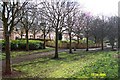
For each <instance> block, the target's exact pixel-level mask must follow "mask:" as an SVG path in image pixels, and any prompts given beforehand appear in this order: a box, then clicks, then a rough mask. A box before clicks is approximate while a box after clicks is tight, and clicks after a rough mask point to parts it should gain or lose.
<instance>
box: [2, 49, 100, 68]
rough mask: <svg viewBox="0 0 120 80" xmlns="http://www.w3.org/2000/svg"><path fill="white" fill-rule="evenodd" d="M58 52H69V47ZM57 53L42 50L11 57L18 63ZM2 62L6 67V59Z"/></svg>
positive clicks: (12, 62) (13, 62) (12, 61)
mask: <svg viewBox="0 0 120 80" xmlns="http://www.w3.org/2000/svg"><path fill="white" fill-rule="evenodd" d="M85 50H86V49H76V51H74V50H72V51H73V52H79V51H85ZM98 50H101V48H90V49H89V51H98ZM58 52H69V49H59V51H58ZM54 54H55V51H49V52H40V53H33V54H30V55H24V56H18V57H16V58H12V59H11V64H17V63H20V62H24V61H32V60H35V59H38V58H42V57H53V56H54ZM0 63H2V67H4V66H5V65H4V64H5V60H2V61H0Z"/></svg>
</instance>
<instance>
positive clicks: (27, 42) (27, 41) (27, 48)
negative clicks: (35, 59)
mask: <svg viewBox="0 0 120 80" xmlns="http://www.w3.org/2000/svg"><path fill="white" fill-rule="evenodd" d="M26 51H29V40H28V30H26Z"/></svg>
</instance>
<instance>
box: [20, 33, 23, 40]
mask: <svg viewBox="0 0 120 80" xmlns="http://www.w3.org/2000/svg"><path fill="white" fill-rule="evenodd" d="M20 36H21V39H22V36H23V32H22V31H21V35H20Z"/></svg>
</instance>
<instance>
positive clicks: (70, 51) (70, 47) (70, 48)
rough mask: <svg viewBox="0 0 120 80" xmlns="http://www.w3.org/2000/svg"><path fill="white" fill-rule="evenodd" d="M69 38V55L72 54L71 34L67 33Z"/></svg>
mask: <svg viewBox="0 0 120 80" xmlns="http://www.w3.org/2000/svg"><path fill="white" fill-rule="evenodd" d="M69 38H70V42H69V44H70V45H69V53H72V44H71V42H72V38H71V32H70V33H69Z"/></svg>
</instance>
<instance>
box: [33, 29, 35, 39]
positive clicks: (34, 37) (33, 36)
mask: <svg viewBox="0 0 120 80" xmlns="http://www.w3.org/2000/svg"><path fill="white" fill-rule="evenodd" d="M33 38H34V39H35V30H34V33H33Z"/></svg>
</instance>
